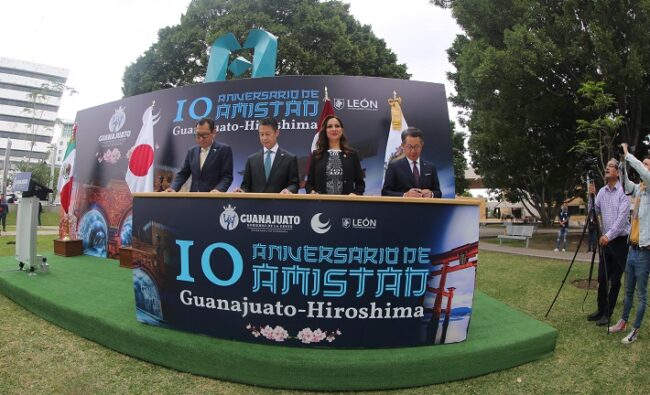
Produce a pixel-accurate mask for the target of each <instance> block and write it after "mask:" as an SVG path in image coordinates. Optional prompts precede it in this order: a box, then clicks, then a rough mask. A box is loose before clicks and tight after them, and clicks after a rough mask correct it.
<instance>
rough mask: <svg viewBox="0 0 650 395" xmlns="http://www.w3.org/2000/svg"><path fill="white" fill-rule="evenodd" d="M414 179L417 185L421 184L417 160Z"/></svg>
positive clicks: (414, 167)
mask: <svg viewBox="0 0 650 395" xmlns="http://www.w3.org/2000/svg"><path fill="white" fill-rule="evenodd" d="M413 180H414V181H415V186H416V187H419V186H420V172H419V171H418V166H417V162H413Z"/></svg>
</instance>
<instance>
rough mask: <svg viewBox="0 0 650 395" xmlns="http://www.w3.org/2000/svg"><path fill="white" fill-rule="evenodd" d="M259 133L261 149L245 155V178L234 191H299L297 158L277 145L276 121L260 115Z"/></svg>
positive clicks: (278, 132) (278, 134)
mask: <svg viewBox="0 0 650 395" xmlns="http://www.w3.org/2000/svg"><path fill="white" fill-rule="evenodd" d="M259 133H260V142H261V143H262V150H260V151H258V152H256V153H254V154H253V155H251V156H249V157H248V160H247V161H246V170H245V171H244V179H243V181H242V184H241V186H240V187H239V188H237V189H236V190H235V192H260V193H278V192H279V193H296V192H298V188H299V181H300V180H299V177H298V158H297V157H296V156H295V155H294V154H292V153H291V152H289V151H285V150H283V149H282V148H280V147H279V146H278V137H279V136H280V131H279V130H278V121H276V120H275V119H273V118H264V119H262V120H261V121H260V126H259Z"/></svg>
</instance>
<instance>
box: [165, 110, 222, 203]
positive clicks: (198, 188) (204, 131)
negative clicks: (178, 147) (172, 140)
mask: <svg viewBox="0 0 650 395" xmlns="http://www.w3.org/2000/svg"><path fill="white" fill-rule="evenodd" d="M215 134H216V132H215V129H214V121H213V120H212V119H209V118H202V119H200V120H199V122H197V124H196V129H195V132H194V136H195V138H196V142H197V143H198V145H195V146H193V147H191V148H190V149H189V150H188V151H187V155H185V162H184V163H183V167H181V169H180V170H179V171H178V173H176V176H175V177H174V181H173V182H172V184H171V186H170V187H169V188H167V189H166V191H167V192H174V191H178V190H179V189H181V187H182V186H183V184H185V181H187V179H188V178H189V177H190V175H191V176H192V183H191V184H190V192H226V191H227V190H228V187H229V186H230V184H231V183H232V149H231V148H230V146H228V145H225V144H221V143H217V142H216V141H214V136H215Z"/></svg>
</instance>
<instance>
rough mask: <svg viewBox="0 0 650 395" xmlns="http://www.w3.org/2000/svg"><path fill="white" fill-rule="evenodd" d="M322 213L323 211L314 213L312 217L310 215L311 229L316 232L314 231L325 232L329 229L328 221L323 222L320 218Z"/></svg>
mask: <svg viewBox="0 0 650 395" xmlns="http://www.w3.org/2000/svg"><path fill="white" fill-rule="evenodd" d="M321 215H323V213H316V214H314V216H313V217H311V229H312V230H313V231H314V232H316V233H320V234H322V233H326V232H327V231H328V230H330V227H331V226H330V221H329V220H328V221H327V222H325V223H323V222H321V220H320V216H321Z"/></svg>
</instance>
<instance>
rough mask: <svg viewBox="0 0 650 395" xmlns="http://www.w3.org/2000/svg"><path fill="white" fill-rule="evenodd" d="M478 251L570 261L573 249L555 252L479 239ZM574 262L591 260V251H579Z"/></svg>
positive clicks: (573, 252)
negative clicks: (503, 244)
mask: <svg viewBox="0 0 650 395" xmlns="http://www.w3.org/2000/svg"><path fill="white" fill-rule="evenodd" d="M478 248H479V252H480V251H481V250H483V251H494V252H503V253H505V254H515V255H526V256H533V257H538V258H551V259H559V260H562V261H567V262H570V261H571V259H573V254H575V251H568V250H567V252H555V251H553V250H538V249H535V248H524V247H509V246H500V245H498V244H494V243H489V242H486V241H483V242H481V241H479V247H478ZM576 262H591V253H586V252H579V253H578V256H577V257H576ZM596 262H598V257H596Z"/></svg>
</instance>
